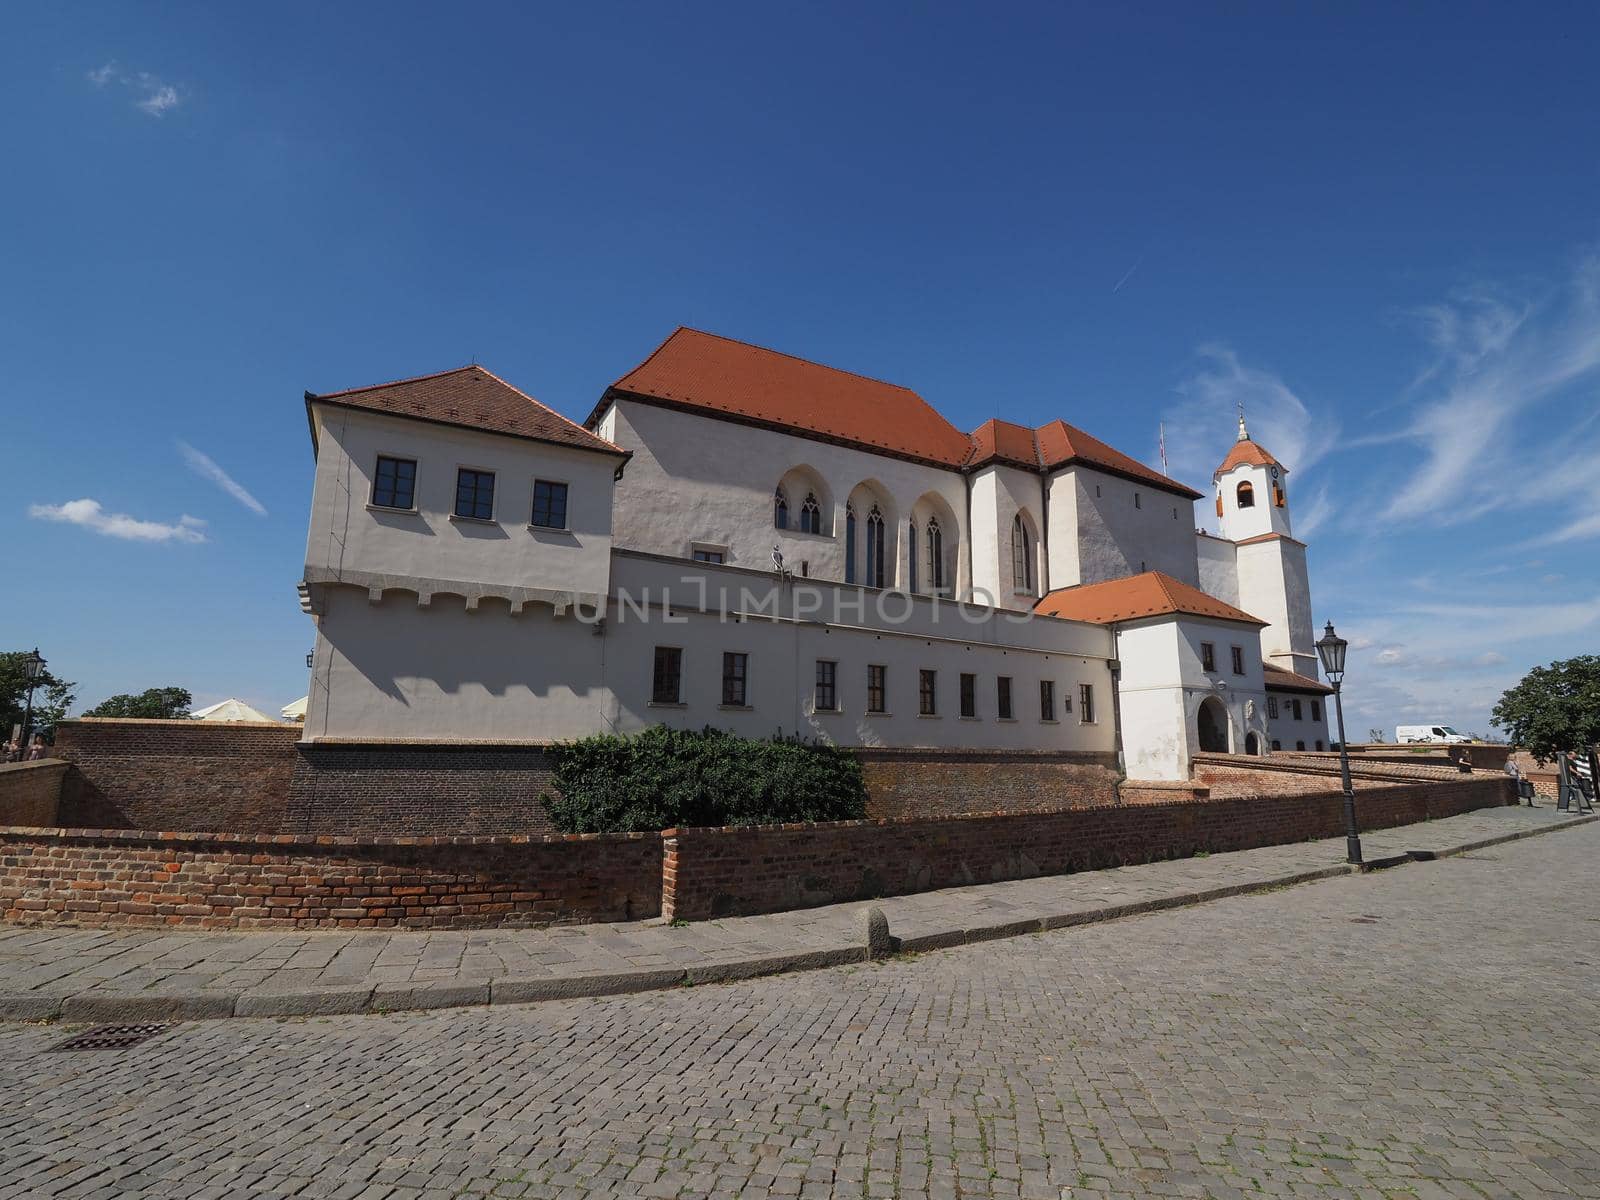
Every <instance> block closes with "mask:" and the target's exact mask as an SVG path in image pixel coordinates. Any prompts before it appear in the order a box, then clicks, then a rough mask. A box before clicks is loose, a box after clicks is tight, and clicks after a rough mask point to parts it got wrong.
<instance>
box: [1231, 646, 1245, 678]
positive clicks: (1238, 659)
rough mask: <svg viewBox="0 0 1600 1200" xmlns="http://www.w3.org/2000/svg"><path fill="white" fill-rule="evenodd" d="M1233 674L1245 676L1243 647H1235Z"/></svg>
mask: <svg viewBox="0 0 1600 1200" xmlns="http://www.w3.org/2000/svg"><path fill="white" fill-rule="evenodd" d="M1233 673H1234V674H1235V675H1243V674H1244V647H1243V646H1235V647H1233Z"/></svg>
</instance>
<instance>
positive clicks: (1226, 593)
mask: <svg viewBox="0 0 1600 1200" xmlns="http://www.w3.org/2000/svg"><path fill="white" fill-rule="evenodd" d="M1194 546H1195V554H1196V558H1197V561H1198V564H1199V567H1200V590H1201V591H1202V592H1204V593H1205V594H1206V595H1208V596H1215V597H1216V598H1217V599H1218V600H1222V601H1226V602H1227V603H1228V604H1231V605H1233V606H1234V607H1235V608H1243V607H1244V606H1243V605H1242V604H1240V603H1239V559H1238V555H1237V554H1236V552H1235V547H1234V544H1233V543H1232V542H1229V541H1224V540H1223V539H1221V538H1215V537H1212V536H1210V535H1209V534H1204V533H1196V534H1195V535H1194ZM1245 611H1246V612H1249V610H1248V609H1246V610H1245ZM1250 615H1251V616H1255V614H1254V613H1251V614H1250ZM1261 619H1262V620H1263V621H1265V620H1266V618H1265V617H1262V618H1261Z"/></svg>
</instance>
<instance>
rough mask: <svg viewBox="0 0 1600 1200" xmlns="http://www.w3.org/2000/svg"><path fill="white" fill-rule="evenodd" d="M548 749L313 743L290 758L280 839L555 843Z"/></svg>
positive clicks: (395, 743)
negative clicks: (524, 837) (532, 837)
mask: <svg viewBox="0 0 1600 1200" xmlns="http://www.w3.org/2000/svg"><path fill="white" fill-rule="evenodd" d="M550 771H551V768H550V760H549V758H548V756H547V755H546V753H545V750H544V747H543V746H540V745H535V744H529V745H508V744H504V743H502V744H492V743H477V744H474V743H470V742H469V743H463V744H459V745H449V744H438V743H434V744H429V743H425V742H401V741H374V742H310V743H304V744H301V745H300V746H298V747H297V748H296V751H295V759H294V772H293V776H292V778H291V779H290V782H289V795H288V802H287V805H286V808H285V813H284V818H283V831H284V832H285V833H330V834H339V835H345V836H351V837H368V836H375V835H380V834H391V833H404V834H415V835H428V834H446V833H448V834H462V835H465V834H470V835H473V836H484V835H500V834H554V833H555V832H556V828H555V826H554V825H553V824H551V821H550V814H549V813H548V812H546V811H545V808H544V805H543V804H541V803H540V802H539V797H540V796H541V795H542V794H543V793H544V792H546V791H550V790H552V788H551V784H550Z"/></svg>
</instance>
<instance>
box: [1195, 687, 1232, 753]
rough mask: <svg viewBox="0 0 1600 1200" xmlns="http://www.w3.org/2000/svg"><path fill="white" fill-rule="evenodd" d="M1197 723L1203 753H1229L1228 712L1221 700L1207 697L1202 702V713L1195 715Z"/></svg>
mask: <svg viewBox="0 0 1600 1200" xmlns="http://www.w3.org/2000/svg"><path fill="white" fill-rule="evenodd" d="M1195 722H1196V724H1197V725H1198V726H1199V730H1200V750H1201V752H1202V753H1212V754H1226V753H1227V752H1228V710H1227V709H1225V708H1223V707H1222V701H1221V700H1218V699H1217V698H1216V697H1215V696H1207V697H1206V698H1205V699H1204V700H1202V701H1201V702H1200V711H1199V712H1198V713H1196V714H1195Z"/></svg>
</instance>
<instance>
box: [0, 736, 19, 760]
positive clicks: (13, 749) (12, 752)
mask: <svg viewBox="0 0 1600 1200" xmlns="http://www.w3.org/2000/svg"><path fill="white" fill-rule="evenodd" d="M19 757H21V756H20V755H19V754H18V753H17V739H16V738H7V739H6V750H5V756H4V758H3V759H0V761H3V762H16V761H17V759H18V758H19Z"/></svg>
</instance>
